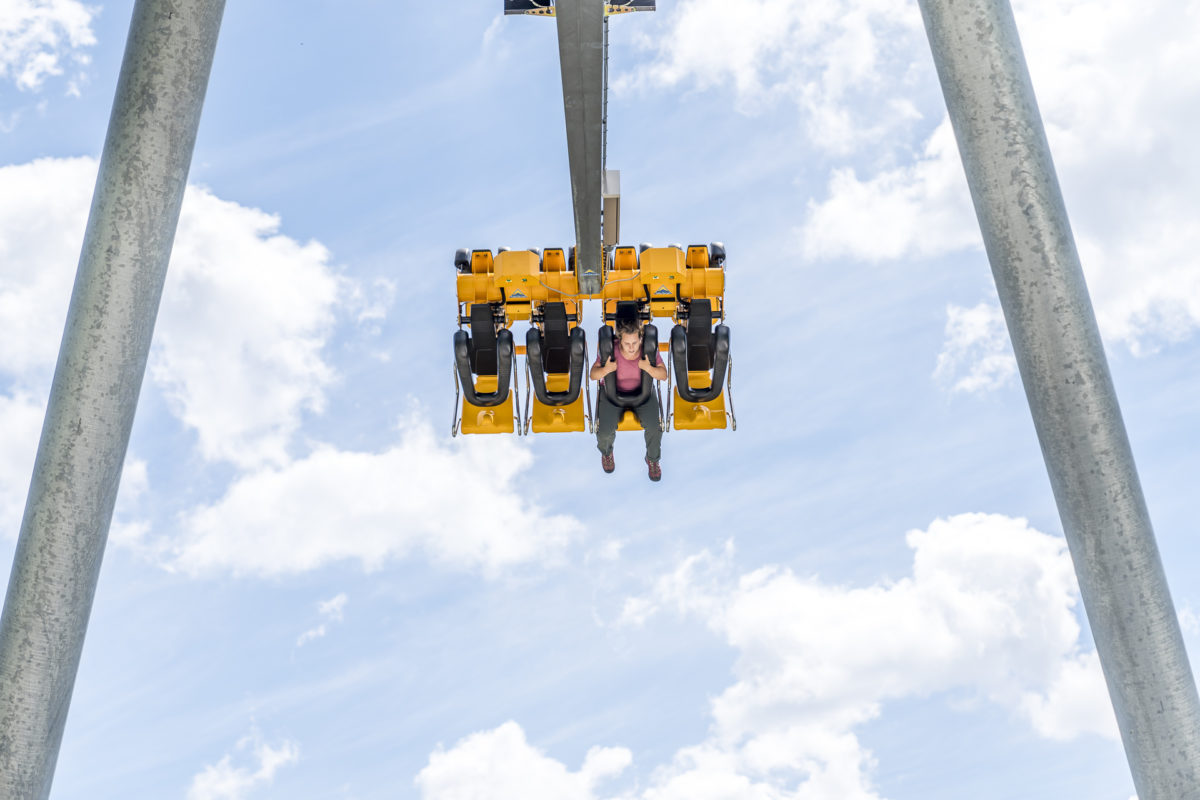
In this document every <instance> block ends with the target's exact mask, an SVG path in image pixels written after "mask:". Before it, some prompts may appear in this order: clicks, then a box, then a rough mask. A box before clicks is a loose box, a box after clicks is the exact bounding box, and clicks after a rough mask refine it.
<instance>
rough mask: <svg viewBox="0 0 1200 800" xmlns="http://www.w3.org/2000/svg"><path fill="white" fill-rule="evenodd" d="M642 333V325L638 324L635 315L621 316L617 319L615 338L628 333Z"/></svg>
mask: <svg viewBox="0 0 1200 800" xmlns="http://www.w3.org/2000/svg"><path fill="white" fill-rule="evenodd" d="M631 333H632V334H636V335H637V336H639V337H640V336H641V335H642V326H641V325H639V324H638V320H637V318H636V317H634V318H630V317H622V318H621V319H619V320H617V338H620V337H622V336H627V335H628V334H631Z"/></svg>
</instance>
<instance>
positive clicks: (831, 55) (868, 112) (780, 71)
mask: <svg viewBox="0 0 1200 800" xmlns="http://www.w3.org/2000/svg"><path fill="white" fill-rule="evenodd" d="M672 12H673V13H671V14H670V15H665V14H664V15H663V20H662V22H661V23H658V22H651V21H647V22H645V23H644V24H643V25H641V26H639V27H637V28H634V27H633V26H630V29H631V31H632V32H631V33H630V35H631V36H633V37H634V38H635V40H636V41H637V42H639V43H640V44H641V46H642V47H643V48H644V49H650V50H654V51H656V57H655V60H654V62H653V63H651V64H650V65H648V66H645V67H639V69H638V71H637V72H636V73H630V74H624V75H620V76H618V77H617V78H616V79H615V80H614V81H613V87H614V90H615V91H621V90H623V89H627V88H634V87H639V86H668V87H670V86H677V85H687V84H695V85H696V86H697V87H699V88H701V89H706V88H710V87H722V86H730V87H732V88H733V90H734V92H735V96H736V98H737V99H736V102H737V105H738V107H739V108H740V109H741V110H743V111H746V112H749V113H754V112H756V111H757V110H759V109H762V108H767V107H771V106H774V105H777V104H778V103H779V102H780V101H785V102H791V103H795V104H796V105H797V106H798V107H799V108H800V109H801V111H802V113H803V117H804V125H805V129H806V131H807V133H808V136H809V138H810V140H811V142H812V143H813V144H815V145H816V146H818V147H821V148H823V149H825V150H828V151H830V152H835V153H846V152H850V151H852V150H853V149H855V148H856V147H860V146H863V145H866V144H869V143H876V142H879V141H880V140H882V139H884V138H885V137H886V136H888V135H889V132H890V131H892V130H893V129H895V128H897V127H903V126H905V125H908V124H910V123H911V122H912V121H913V120H914V119H915V118H917V116H918V115H917V112H916V110H915V107H914V106H913V104H912V102H911V101H909V100H907V99H905V98H903V97H901V96H900V95H899V94H898V93H896V92H895V91H893V82H894V81H895V80H896V79H899V80H900V81H901V82H902V83H905V84H907V83H908V82H909V81H911V79H912V77H911V70H912V67H911V61H912V56H911V53H912V51H913V50H914V49H915V48H916V46H918V45H920V44H922V42H923V29H922V27H921V19H920V16H919V14H918V13H917V8H916V6H914V5H913V4H911V3H905V2H902V1H901V0H833V1H832V2H825V3H794V2H791V0H742V1H741V2H738V3H736V4H732V3H729V2H728V0H691V2H686V3H685V2H680V3H679V4H678V6H677V8H674V9H672ZM650 26H653V29H652V30H647V28H648V27H650ZM716 54H719V55H716ZM885 78H886V79H885Z"/></svg>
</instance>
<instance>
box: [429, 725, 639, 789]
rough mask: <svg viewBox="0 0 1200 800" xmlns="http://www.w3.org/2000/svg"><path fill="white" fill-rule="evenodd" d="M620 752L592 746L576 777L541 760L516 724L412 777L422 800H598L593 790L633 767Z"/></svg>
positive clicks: (471, 739)
mask: <svg viewBox="0 0 1200 800" xmlns="http://www.w3.org/2000/svg"><path fill="white" fill-rule="evenodd" d="M632 760H633V757H632V754H631V753H630V752H629V750H627V749H625V748H622V747H593V748H591V749H590V750H588V752H587V755H586V756H585V757H584V761H583V765H582V767H580V769H579V771H578V772H571V771H570V770H568V769H567V767H566V766H564V765H563V764H562V763H561V762H559V761H557V760H555V759H553V758H550V757H549V756H546V755H545V754H544V753H542V752H541V751H540V750H538V749H537V748H535V747H532V746H531V745H530V744H529V743H528V742H527V741H526V739H525V731H523V730H522V729H521V726H520V725H518V724H517V723H515V722H511V721H510V722H506V723H504V724H503V725H501V726H500V727H498V728H496V729H495V730H491V731H482V732H480V733H474V734H472V735H470V736H468V737H466V738H464V739H463V740H461V741H459V742H457V743H456V744H455V745H454V747H452V748H451V749H450V750H443V749H440V748H439V749H438V750H437V751H436V752H434V753H433V754H432V755H430V757H429V763H428V764H427V765H426V766H425V768H424V769H422V770H421V771H420V772H419V773H418V774H417V777H416V781H415V782H416V784H417V787H418V788H419V789H420V791H421V798H422V800H493V799H494V798H501V797H520V798H522V800H598V798H599V795H597V794H596V789H597V786H598V785H599V784H600V783H602V782H603V781H604V780H606V779H608V778H611V777H615V776H617V775H619V774H620V773H621V772H623V771H624V770H625V768H626V767H628V766H629V764H630V763H631V762H632Z"/></svg>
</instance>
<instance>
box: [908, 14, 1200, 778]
mask: <svg viewBox="0 0 1200 800" xmlns="http://www.w3.org/2000/svg"><path fill="white" fill-rule="evenodd" d="M919 2H920V6H921V13H922V15H923V16H924V19H925V29H926V32H927V33H928V35H929V44H930V47H931V48H932V50H933V60H934V63H935V64H936V66H937V71H938V77H939V78H940V79H941V84H942V91H943V93H944V94H945V98H946V106H947V108H948V110H949V112H950V121H951V123H952V124H953V126H954V134H955V136H956V137H957V139H958V149H959V153H960V154H961V156H962V161H963V167H964V169H965V170H966V175H967V183H968V184H969V185H970V189H971V198H972V200H973V201H974V204H975V213H976V215H977V217H978V219H979V227H980V229H981V230H982V232H983V241H984V245H985V247H986V249H987V254H988V259H989V261H990V262H991V265H992V273H993V275H994V277H995V280H996V289H997V291H998V293H999V295H1000V304H1001V306H1002V307H1003V309H1004V317H1005V319H1006V320H1007V322H1008V331H1009V335H1010V337H1011V339H1012V344H1013V351H1014V352H1015V353H1016V357H1017V364H1018V366H1019V368H1020V371H1021V380H1022V382H1023V383H1024V385H1025V394H1026V396H1027V398H1028V400H1029V408H1030V411H1031V413H1032V416H1033V422H1034V427H1035V428H1036V430H1037V435H1038V440H1039V442H1040V443H1041V448H1042V455H1043V457H1044V459H1045V462H1046V469H1047V472H1048V473H1049V475H1050V484H1051V487H1052V488H1053V491H1054V497H1055V500H1056V501H1057V504H1058V511H1059V515H1060V517H1061V518H1062V524H1063V532H1064V533H1065V535H1066V538H1067V545H1068V547H1069V549H1070V552H1071V558H1072V560H1073V561H1074V564H1075V574H1076V576H1077V577H1078V579H1079V589H1080V593H1081V594H1082V596H1083V602H1084V608H1085V609H1086V611H1087V616H1088V621H1089V622H1090V624H1091V628H1092V634H1093V637H1094V638H1095V640H1096V650H1097V652H1098V653H1099V656H1100V663H1101V665H1102V667H1103V669H1104V676H1105V679H1106V681H1107V683H1108V691H1109V695H1110V696H1111V698H1112V703H1113V708H1114V710H1115V711H1116V716H1117V724H1118V726H1119V728H1120V731H1121V739H1122V741H1123V743H1124V745H1125V753H1126V756H1127V757H1128V759H1129V766H1130V771H1131V772H1132V774H1133V782H1134V785H1135V786H1136V788H1137V792H1138V796H1139V797H1140V798H1141V800H1197V799H1198V798H1200V699H1198V698H1197V694H1196V684H1195V681H1194V680H1193V678H1192V670H1191V666H1190V665H1189V663H1188V659H1187V654H1186V652H1185V651H1184V647H1183V637H1182V634H1181V633H1180V629H1179V620H1178V618H1177V617H1176V615H1175V608H1174V605H1173V604H1172V602H1171V595H1170V591H1169V590H1168V587H1167V580H1166V575H1165V573H1164V572H1163V566H1162V560H1161V558H1160V556H1159V552H1158V546H1157V544H1156V543H1155V540H1154V531H1153V529H1152V528H1151V525H1150V515H1149V512H1148V510H1147V508H1146V502H1145V499H1144V497H1143V495H1142V489H1141V484H1140V482H1139V480H1138V476H1137V469H1136V467H1135V465H1134V461H1133V453H1132V451H1131V449H1130V446H1129V438H1128V436H1127V435H1126V432H1125V425H1124V422H1123V421H1122V419H1121V412H1120V408H1119V407H1118V405H1117V395H1116V390H1115V389H1114V387H1113V383H1112V377H1111V375H1110V374H1109V370H1108V362H1107V360H1106V359H1105V356H1104V347H1103V345H1102V344H1101V340H1100V333H1099V329H1098V327H1097V325H1096V317H1095V314H1094V312H1093V310H1092V304H1091V299H1090V297H1089V296H1088V291H1087V286H1086V285H1085V283H1084V277H1083V270H1082V267H1081V265H1080V262H1079V254H1078V252H1077V251H1076V249H1075V240H1074V237H1073V236H1072V234H1071V228H1070V224H1069V223H1068V220H1067V211H1066V207H1065V205H1064V204H1063V199H1062V192H1061V191H1060V189H1059V185H1058V179H1057V177H1056V175H1055V172H1054V165H1053V163H1052V161H1051V158H1050V148H1049V145H1048V144H1047V141H1046V134H1045V129H1044V128H1043V125H1042V119H1041V115H1040V113H1039V111H1038V108H1037V101H1036V100H1035V98H1034V94H1033V85H1032V83H1031V81H1030V78H1029V70H1028V68H1027V67H1026V64H1025V58H1024V54H1023V53H1022V51H1021V44H1020V41H1019V39H1018V36H1017V26H1016V22H1015V20H1014V19H1013V13H1012V8H1011V6H1010V5H1009V2H1008V0H919Z"/></svg>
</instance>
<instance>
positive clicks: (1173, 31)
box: [802, 0, 1200, 385]
mask: <svg viewBox="0 0 1200 800" xmlns="http://www.w3.org/2000/svg"><path fill="white" fill-rule="evenodd" d="M1015 11H1016V14H1017V22H1018V26H1019V27H1020V30H1021V33H1022V41H1023V44H1024V49H1025V53H1026V56H1027V58H1028V61H1029V64H1030V71H1031V74H1032V76H1033V81H1034V85H1035V90H1036V92H1037V94H1038V100H1039V105H1040V107H1041V109H1042V113H1043V117H1044V119H1045V123H1046V127H1047V132H1048V135H1049V138H1050V144H1051V149H1052V151H1053V152H1054V156H1055V163H1056V166H1057V170H1058V173H1059V176H1060V179H1061V182H1062V185H1063V187H1064V191H1065V193H1066V197H1067V202H1068V209H1069V210H1070V213H1071V218H1072V225H1073V227H1074V232H1075V237H1076V240H1077V242H1078V245H1079V251H1080V254H1081V260H1082V262H1083V267H1084V271H1085V273H1086V274H1087V279H1088V285H1089V289H1090V292H1091V295H1092V299H1093V303H1094V305H1095V309H1096V316H1097V319H1098V321H1099V323H1100V328H1101V331H1102V333H1103V334H1104V336H1105V338H1106V339H1108V340H1110V341H1119V342H1122V343H1124V344H1125V345H1126V346H1127V347H1129V348H1130V349H1131V351H1132V352H1134V353H1135V354H1137V353H1144V352H1152V351H1154V350H1155V349H1157V348H1158V347H1161V346H1162V345H1163V344H1170V343H1175V342H1179V341H1182V340H1184V339H1188V338H1190V337H1191V336H1193V335H1195V333H1196V331H1197V330H1200V269H1197V268H1196V257H1195V254H1196V253H1197V252H1200V223H1197V222H1196V220H1197V219H1198V218H1200V200H1197V198H1196V195H1195V192H1194V191H1192V187H1194V186H1195V184H1196V182H1197V180H1198V179H1200V154H1197V151H1196V149H1195V147H1194V146H1193V142H1194V141H1195V138H1196V136H1197V131H1198V130H1200V113H1198V112H1197V110H1196V109H1197V108H1200V103H1198V102H1197V101H1198V100H1200V52H1197V51H1196V49H1195V48H1194V47H1193V46H1192V43H1193V42H1194V41H1195V40H1196V38H1197V37H1198V36H1200V13H1198V12H1200V3H1197V2H1195V0H1191V2H1186V3H1184V4H1183V5H1182V6H1181V5H1180V4H1179V3H1176V2H1169V1H1168V0H1153V1H1152V2H1151V3H1150V4H1149V6H1147V4H1146V3H1142V2H1134V0H1109V2H1104V3H1090V4H1089V3H1083V2H1079V0H1052V1H1051V2H1032V1H1031V0H1026V1H1025V2H1018V3H1016V4H1015ZM913 57H914V59H917V58H920V59H922V60H923V58H924V56H923V54H922V55H921V56H916V55H915V54H914V56H913ZM915 64H916V61H914V65H915ZM878 77H879V79H880V80H881V81H883V82H884V83H886V84H888V85H890V86H891V87H892V89H893V91H896V92H898V93H900V94H901V95H903V94H904V93H905V86H904V81H903V80H900V79H894V78H889V77H888V76H887V75H884V74H882V73H880V74H879V76H878ZM1114 98H1120V101H1119V102H1116V101H1114ZM931 111H932V109H931ZM937 113H941V111H940V109H938V110H937ZM961 175H962V170H961V167H960V166H959V161H958V155H957V150H956V148H955V147H954V145H953V140H952V138H951V137H950V136H949V129H948V126H947V124H946V123H945V122H943V124H942V125H941V126H939V128H938V130H937V131H936V132H935V133H934V134H933V136H932V138H931V139H930V140H929V141H928V142H927V143H926V146H925V148H924V151H923V153H922V154H921V155H920V156H919V157H917V158H915V159H912V160H910V161H908V162H907V163H901V164H900V165H898V166H894V167H888V168H885V169H883V170H881V171H879V172H878V173H876V174H874V175H871V176H869V177H867V178H865V179H859V178H858V177H857V176H856V175H855V174H854V173H852V172H850V171H849V170H846V169H840V170H835V171H834V173H833V175H832V178H831V180H830V183H829V190H828V195H827V197H826V198H825V199H823V200H821V201H819V202H813V203H810V208H809V217H808V219H807V221H806V223H805V225H804V226H803V229H802V234H803V236H804V237H805V241H806V253H807V255H808V256H809V257H810V258H830V257H838V256H848V257H852V258H860V259H864V260H882V259H897V258H904V257H928V256H935V255H941V254H945V253H951V252H956V251H959V250H962V249H964V248H967V247H972V248H973V247H978V242H979V234H978V231H977V228H976V223H975V221H974V218H973V216H972V214H971V206H970V203H969V201H968V199H967V195H966V191H965V181H964V180H963V178H962V177H961ZM868 224H869V226H870V230H871V231H872V235H871V236H869V237H864V236H862V235H861V231H862V230H863V229H864V228H865V227H866V226H867V225H868ZM985 357H986V356H985ZM982 369H983V371H984V372H985V373H986V372H990V371H991V368H990V367H988V366H983V367H982ZM984 383H986V381H985V382H984ZM993 385H994V382H993Z"/></svg>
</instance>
